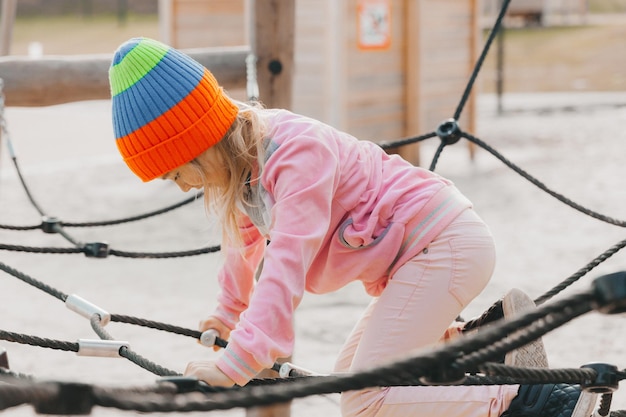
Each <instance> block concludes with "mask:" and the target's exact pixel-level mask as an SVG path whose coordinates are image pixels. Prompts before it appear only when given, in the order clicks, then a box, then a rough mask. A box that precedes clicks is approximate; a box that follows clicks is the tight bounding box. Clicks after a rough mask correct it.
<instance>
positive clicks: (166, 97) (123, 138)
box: [109, 38, 238, 181]
mask: <svg viewBox="0 0 626 417" xmlns="http://www.w3.org/2000/svg"><path fill="white" fill-rule="evenodd" d="M109 82H110V84H111V98H112V107H113V131H114V133H115V138H116V143H117V148H118V150H119V151H120V153H121V154H122V157H123V158H124V162H126V164H127V165H128V167H129V168H130V169H131V171H133V172H134V173H135V174H136V175H137V176H138V177H139V178H141V179H142V180H143V181H150V180H153V179H155V178H158V177H161V176H163V175H164V174H166V173H168V172H170V171H171V170H173V169H175V168H177V167H179V166H181V165H184V164H186V163H187V162H189V161H191V160H193V159H194V158H196V157H197V156H198V155H200V154H201V153H202V152H204V151H205V150H206V149H208V148H210V147H211V146H213V145H215V144H216V143H218V142H219V141H220V140H221V139H222V138H223V137H224V135H225V134H226V132H227V131H228V129H229V128H230V126H231V125H232V123H233V121H234V120H235V118H236V117H237V112H238V108H237V106H236V105H235V103H233V102H232V101H231V100H230V99H229V98H228V97H227V96H226V94H225V93H224V91H223V89H222V88H221V87H220V86H219V85H218V83H217V81H216V80H215V77H213V75H212V74H211V73H210V72H209V70H208V69H206V68H205V67H203V66H202V65H201V64H200V63H199V62H197V61H195V60H194V59H192V58H191V57H189V56H188V55H185V54H183V53H182V52H180V51H177V50H176V49H174V48H171V47H169V46H167V45H164V44H162V43H161V42H157V41H155V40H152V39H148V38H133V39H130V40H129V41H127V42H125V43H124V44H122V45H121V46H120V47H119V48H118V49H117V51H116V52H115V54H114V56H113V62H112V63H111V68H110V69H109Z"/></svg>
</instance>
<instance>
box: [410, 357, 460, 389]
mask: <svg viewBox="0 0 626 417" xmlns="http://www.w3.org/2000/svg"><path fill="white" fill-rule="evenodd" d="M465 377H466V374H465V370H463V369H461V368H460V367H459V366H458V364H456V363H454V362H453V363H446V364H441V366H437V367H435V368H432V369H431V372H429V374H428V375H424V376H422V377H420V379H419V380H420V382H421V383H423V384H426V385H459V384H461V383H462V382H463V381H465Z"/></svg>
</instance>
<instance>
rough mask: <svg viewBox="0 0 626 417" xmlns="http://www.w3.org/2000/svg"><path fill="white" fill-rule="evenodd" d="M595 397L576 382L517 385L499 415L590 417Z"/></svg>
mask: <svg viewBox="0 0 626 417" xmlns="http://www.w3.org/2000/svg"><path fill="white" fill-rule="evenodd" d="M596 397H597V395H596V394H590V393H587V392H582V390H581V388H580V386H579V385H571V384H536V385H520V387H519V391H518V392H517V396H516V397H515V398H513V401H511V405H509V408H508V410H506V411H505V412H504V413H502V415H501V417H589V416H591V414H592V413H593V409H594V407H595V403H596V401H595V400H596Z"/></svg>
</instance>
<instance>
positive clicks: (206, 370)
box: [185, 361, 235, 387]
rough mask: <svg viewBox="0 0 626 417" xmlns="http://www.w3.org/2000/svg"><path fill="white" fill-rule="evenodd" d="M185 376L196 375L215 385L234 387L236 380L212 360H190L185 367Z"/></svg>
mask: <svg viewBox="0 0 626 417" xmlns="http://www.w3.org/2000/svg"><path fill="white" fill-rule="evenodd" d="M185 376H193V377H196V378H198V379H200V380H202V381H204V382H206V383H207V384H209V385H212V386H214V387H232V386H233V385H235V381H233V380H232V379H230V378H229V377H228V376H227V375H226V374H225V373H224V372H222V371H220V369H219V368H218V367H217V366H215V362H212V361H197V362H189V364H188V365H187V368H186V369H185Z"/></svg>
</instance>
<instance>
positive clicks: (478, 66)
mask: <svg viewBox="0 0 626 417" xmlns="http://www.w3.org/2000/svg"><path fill="white" fill-rule="evenodd" d="M510 2H511V0H504V1H503V2H502V7H501V8H500V13H498V18H497V19H496V22H495V23H494V25H493V28H492V29H491V32H490V33H489V37H488V38H487V42H486V43H485V46H484V47H483V51H482V52H481V54H480V57H479V58H478V61H477V62H476V65H475V66H474V70H473V71H472V75H471V77H470V80H469V82H468V83H467V86H466V87H465V91H463V95H462V97H461V101H460V102H459V105H458V106H457V108H456V111H455V112H454V120H459V119H460V118H461V112H462V111H463V107H464V106H465V103H466V102H467V99H468V98H469V96H470V93H471V92H472V87H473V86H474V83H475V82H476V78H477V77H478V73H479V72H480V69H481V67H482V65H483V62H484V61H485V58H486V57H487V52H489V48H490V46H491V43H492V42H493V40H494V39H495V37H496V35H497V34H498V32H499V31H500V28H501V27H502V20H503V19H504V15H505V14H506V10H507V9H508V7H509V3H510Z"/></svg>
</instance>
